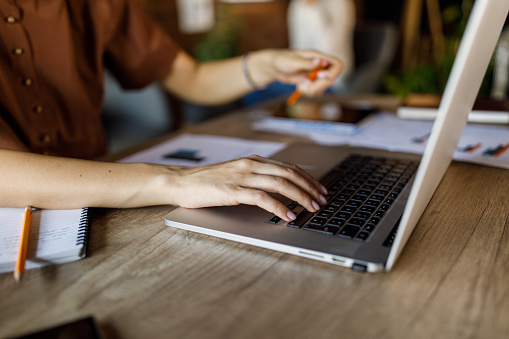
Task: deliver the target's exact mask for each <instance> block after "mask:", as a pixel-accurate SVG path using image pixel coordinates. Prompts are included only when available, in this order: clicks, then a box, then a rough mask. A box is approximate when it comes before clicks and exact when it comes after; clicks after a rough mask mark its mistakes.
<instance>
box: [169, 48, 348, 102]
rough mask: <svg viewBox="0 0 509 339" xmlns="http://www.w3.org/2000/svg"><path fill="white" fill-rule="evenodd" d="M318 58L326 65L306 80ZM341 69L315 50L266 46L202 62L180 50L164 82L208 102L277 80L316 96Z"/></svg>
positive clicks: (184, 94) (228, 98) (173, 89)
mask: <svg viewBox="0 0 509 339" xmlns="http://www.w3.org/2000/svg"><path fill="white" fill-rule="evenodd" d="M242 60H243V62H244V64H243V63H242ZM320 62H325V63H326V64H327V66H328V67H327V69H326V70H323V71H321V72H320V73H321V74H320V77H318V78H317V79H316V80H315V81H314V82H313V83H309V82H307V81H306V75H307V74H308V73H309V72H310V71H312V70H313V69H314V68H316V67H317V66H318V64H319V63H320ZM341 69H342V62H341V61H340V60H339V59H337V58H335V57H332V56H328V55H325V54H322V53H319V52H315V51H291V50H276V49H266V50H260V51H255V52H251V53H249V54H248V56H247V57H246V58H244V59H243V58H242V57H235V58H231V59H226V60H221V61H214V62H206V63H201V64H200V63H197V62H196V61H195V60H194V59H192V58H191V57H190V56H189V55H187V54H186V53H184V52H181V53H179V54H178V56H177V58H176V59H175V62H174V65H173V67H172V71H171V72H170V74H169V75H168V76H167V77H166V78H165V79H164V81H163V85H164V86H165V88H166V89H167V90H168V91H170V92H172V93H173V94H175V95H177V96H179V97H181V98H183V99H186V100H189V101H193V102H196V103H201V104H209V105H212V104H221V103H225V102H228V101H232V100H234V99H237V98H239V97H241V96H243V95H245V94H247V93H249V92H250V91H253V90H254V89H255V87H256V88H263V87H265V86H267V85H268V84H270V83H272V82H274V81H276V80H278V81H281V82H283V83H288V84H295V85H297V86H298V87H299V89H300V90H301V92H302V93H303V94H304V95H308V96H316V95H320V94H322V93H323V92H324V91H325V90H326V89H327V88H329V87H330V86H332V84H333V83H334V80H335V79H336V78H337V76H338V75H339V73H340V72H341ZM253 85H254V86H255V87H253Z"/></svg>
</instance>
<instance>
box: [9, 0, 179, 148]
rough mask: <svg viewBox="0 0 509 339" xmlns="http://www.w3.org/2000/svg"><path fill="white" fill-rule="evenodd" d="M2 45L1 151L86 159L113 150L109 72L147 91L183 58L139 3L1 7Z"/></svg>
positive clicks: (34, 0)
mask: <svg viewBox="0 0 509 339" xmlns="http://www.w3.org/2000/svg"><path fill="white" fill-rule="evenodd" d="M0 39H1V45H0V148H8V149H15V150H28V151H32V152H36V153H42V154H51V155H61V156H68V157H78V158H93V157H96V156H98V155H101V154H104V153H105V152H106V150H107V149H106V137H105V133H104V129H103V126H102V122H101V117H100V113H101V105H102V100H103V72H104V70H105V67H107V68H108V69H109V70H110V71H111V72H112V73H113V74H114V75H115V76H116V78H117V79H118V80H119V81H120V83H121V84H122V86H123V87H125V88H140V87H143V86H145V85H147V84H149V83H151V82H153V81H156V80H159V79H162V78H163V77H164V76H165V75H167V74H168V72H170V69H171V65H172V63H173V60H174V58H175V56H176V54H177V51H178V46H177V45H176V44H175V43H174V42H173V41H172V40H171V39H170V38H169V37H168V36H167V35H166V34H165V33H164V32H163V31H162V30H161V29H160V28H159V27H158V26H157V25H156V24H155V23H154V22H153V20H151V19H150V18H149V17H148V15H147V14H146V13H144V12H143V10H142V9H141V8H140V6H139V5H138V4H137V3H136V2H135V1H134V0H40V1H38V0H0ZM140 114H141V112H140Z"/></svg>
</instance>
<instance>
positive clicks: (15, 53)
mask: <svg viewBox="0 0 509 339" xmlns="http://www.w3.org/2000/svg"><path fill="white" fill-rule="evenodd" d="M12 53H13V54H14V55H22V54H23V53H25V51H24V50H23V48H15V49H13V50H12Z"/></svg>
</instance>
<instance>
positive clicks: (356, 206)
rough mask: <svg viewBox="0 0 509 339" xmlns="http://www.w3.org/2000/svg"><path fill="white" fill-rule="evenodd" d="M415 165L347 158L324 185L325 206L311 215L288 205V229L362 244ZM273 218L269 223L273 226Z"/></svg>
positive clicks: (363, 158) (330, 174)
mask: <svg viewBox="0 0 509 339" xmlns="http://www.w3.org/2000/svg"><path fill="white" fill-rule="evenodd" d="M417 165H418V162H416V161H412V160H401V159H388V158H380V157H371V156H363V155H355V154H354V155H351V156H349V157H348V158H347V159H345V160H343V161H342V162H341V163H340V164H339V165H337V166H336V167H335V168H333V169H332V170H331V171H330V172H329V173H328V174H327V175H326V176H325V182H330V184H329V185H328V186H327V190H328V192H329V195H328V196H326V199H327V204H326V205H324V206H322V208H321V209H320V210H319V211H317V212H315V213H311V212H308V211H307V210H305V209H304V208H303V207H302V206H300V205H299V204H298V203H296V202H292V203H290V204H289V205H288V208H289V209H291V210H292V211H293V212H294V213H295V214H296V215H297V219H296V220H294V221H292V222H290V223H288V225H287V226H288V227H293V228H298V229H301V230H306V231H313V232H319V233H323V234H327V235H332V236H340V237H344V238H349V239H355V240H358V241H366V240H367V239H368V238H369V236H370V234H371V233H372V232H373V231H374V230H375V228H376V227H377V225H378V224H379V222H380V220H381V219H382V218H383V217H384V215H385V214H386V213H387V212H388V211H389V209H390V207H391V206H392V205H393V203H394V202H395V201H396V199H397V198H398V196H399V194H400V193H401V192H402V190H403V189H404V187H405V186H406V184H407V183H408V182H409V181H410V179H411V178H412V176H413V175H414V173H415V171H416V169H417ZM279 221H281V219H280V218H279V217H277V216H274V217H273V218H272V219H271V220H270V221H269V222H270V223H273V224H277V223H278V222H279Z"/></svg>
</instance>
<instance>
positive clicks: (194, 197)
mask: <svg viewBox="0 0 509 339" xmlns="http://www.w3.org/2000/svg"><path fill="white" fill-rule="evenodd" d="M0 159H2V161H1V162H0V192H1V194H0V206H5V207H24V206H27V205H29V206H33V207H38V208H53V209H68V208H80V207H113V208H127V207H141V206H151V205H165V204H172V205H179V206H183V207H188V208H198V207H207V206H230V205H238V204H250V205H257V206H259V207H261V208H264V209H266V210H267V211H269V212H271V213H274V214H276V215H278V216H279V217H281V218H283V219H284V220H287V221H290V220H293V219H294V218H295V215H293V213H292V212H291V211H290V210H289V209H288V208H287V207H286V206H285V205H284V204H283V203H281V202H280V201H278V200H276V199H275V198H274V197H273V196H272V195H270V194H269V193H278V194H281V195H284V196H286V197H288V198H290V199H291V200H295V201H297V202H298V203H300V204H301V205H302V206H304V207H305V208H306V209H308V210H309V211H312V212H315V211H316V210H318V208H319V206H320V205H323V204H325V203H326V201H325V198H324V195H325V194H327V191H326V190H325V188H324V187H323V186H321V185H320V183H319V182H318V181H316V180H315V179H314V178H312V177H311V176H310V175H309V174H308V173H306V172H305V171H303V170H302V169H300V168H298V167H297V166H295V165H292V164H288V163H283V162H279V161H275V160H270V159H265V158H262V157H259V156H251V157H247V158H240V159H234V160H231V161H227V162H224V163H220V164H213V165H208V166H202V167H195V168H188V167H177V166H163V165H153V164H142V163H135V164H125V163H111V162H98V161H90V160H77V159H70V158H60V157H51V156H43V155H38V154H32V153H25V152H17V151H9V150H3V149H0Z"/></svg>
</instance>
